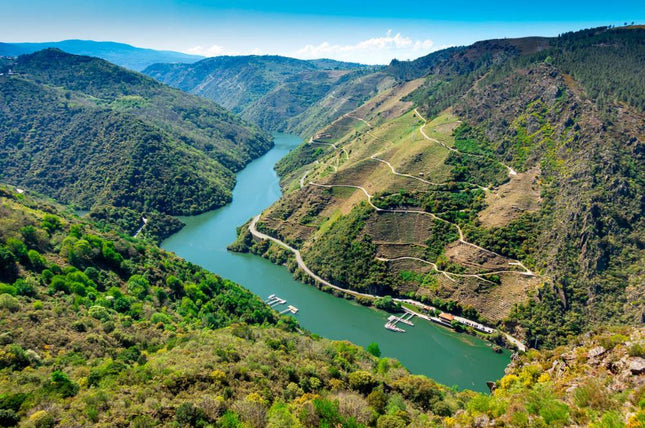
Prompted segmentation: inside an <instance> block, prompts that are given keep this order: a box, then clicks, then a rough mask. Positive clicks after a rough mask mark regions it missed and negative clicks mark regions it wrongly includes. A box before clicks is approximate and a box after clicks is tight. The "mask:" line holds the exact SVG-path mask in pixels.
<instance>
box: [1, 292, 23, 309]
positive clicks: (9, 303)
mask: <svg viewBox="0 0 645 428" xmlns="http://www.w3.org/2000/svg"><path fill="white" fill-rule="evenodd" d="M0 309H7V310H8V311H10V312H17V311H19V310H20V302H18V299H16V298H15V297H13V296H12V295H10V294H6V293H5V294H0Z"/></svg>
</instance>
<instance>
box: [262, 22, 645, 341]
mask: <svg viewBox="0 0 645 428" xmlns="http://www.w3.org/2000/svg"><path fill="white" fill-rule="evenodd" d="M644 37H645V36H644V31H643V30H642V29H638V28H631V29H630V28H627V29H625V28H620V29H608V28H600V29H595V30H590V31H585V32H579V33H575V34H565V35H563V36H561V37H560V38H557V39H553V40H545V39H539V38H536V39H524V40H520V41H510V42H507V41H503V42H500V41H492V42H482V43H478V44H476V45H473V47H468V48H463V49H462V48H459V49H456V50H455V49H450V50H448V51H447V52H439V53H437V54H436V56H435V59H436V58H442V59H441V61H429V60H428V59H427V58H426V60H427V61H429V64H430V65H429V67H430V69H427V70H426V73H424V72H421V71H418V72H417V71H414V70H417V69H422V66H421V65H420V64H418V65H416V66H415V67H412V68H411V69H412V70H413V71H414V72H410V71H409V70H408V69H409V68H410V66H411V64H408V65H407V66H406V67H408V68H405V67H403V68H404V71H403V72H400V73H399V76H400V77H399V78H403V77H405V76H408V75H410V76H418V75H421V76H425V75H426V74H427V77H425V78H424V79H422V80H421V79H416V80H410V81H407V82H405V83H399V84H396V85H394V86H393V88H392V89H390V90H388V91H385V92H382V93H381V94H380V95H378V96H376V97H374V98H372V99H370V100H369V101H368V102H366V103H364V104H363V105H361V106H360V107H359V108H356V109H354V110H353V111H351V112H349V113H346V114H344V115H343V116H341V117H340V118H338V119H337V120H335V121H334V122H332V123H331V124H329V125H328V126H327V127H325V128H322V129H320V130H319V131H318V132H317V133H316V134H315V136H314V138H312V139H311V140H310V141H309V142H308V143H306V144H304V145H302V146H301V147H299V148H298V149H297V150H295V151H294V152H292V153H291V154H290V155H288V156H287V157H285V159H284V160H283V161H282V162H281V163H280V164H279V165H278V167H277V170H278V171H279V172H280V173H281V174H282V175H283V176H284V178H283V183H284V186H285V189H286V190H287V192H286V194H285V195H284V196H283V198H282V199H281V200H280V201H278V202H277V203H276V204H275V205H274V206H273V207H271V208H270V209H269V210H267V211H266V212H265V213H264V214H263V216H262V217H261V219H260V220H259V222H258V223H257V228H258V230H261V231H262V232H264V233H266V234H269V235H272V236H273V237H275V238H278V239H280V240H282V241H284V242H286V243H288V244H289V245H291V246H292V247H294V248H296V249H299V250H300V253H301V254H302V258H303V260H304V263H306V265H307V267H308V268H309V269H311V271H313V272H314V273H316V274H317V275H319V276H321V277H322V278H324V279H325V280H327V281H330V282H331V283H333V284H336V285H337V286H339V287H342V288H346V289H352V290H356V291H360V292H363V293H369V294H376V295H381V296H383V295H394V296H400V297H411V298H414V299H416V300H418V301H421V302H425V303H428V304H431V305H433V306H435V307H439V308H441V309H444V310H449V311H451V312H454V313H457V314H459V313H463V314H468V315H467V316H469V317H471V318H476V317H480V319H481V320H484V321H486V322H490V323H496V324H498V325H500V326H501V328H502V329H506V330H507V331H509V332H511V333H512V334H514V335H516V336H520V337H523V338H525V340H526V343H527V344H528V345H530V346H532V347H553V346H555V345H558V344H562V343H566V342H567V340H568V338H570V337H573V336H575V335H578V334H580V333H582V332H584V331H586V330H588V329H590V328H593V327H594V326H597V325H602V324H607V323H608V324H638V323H642V322H643V305H642V298H641V297H640V296H641V295H642V293H643V292H644V291H645V290H644V289H643V285H644V283H643V269H642V266H643V263H642V261H643V257H644V253H643V247H644V245H643V242H645V241H644V240H645V237H644V236H643V232H642V231H643V230H645V229H644V228H643V226H644V225H643V204H642V200H643V194H644V189H643V186H644V184H645V177H644V176H643V169H642V167H640V165H643V164H644V163H645V162H644V160H643V158H642V157H643V153H644V152H643V143H642V139H643V135H645V120H644V117H643V111H642V109H640V107H639V106H640V94H642V92H640V93H639V90H641V88H642V82H643V79H640V80H639V79H638V78H637V79H634V76H641V77H642V68H641V69H640V70H637V67H636V64H637V63H638V61H639V58H641V59H642V58H643V55H644V54H645V52H644V49H645V43H643V41H644ZM520 42H521V43H520ZM482 46H483V47H486V48H487V49H489V48H491V47H495V46H501V47H502V49H501V52H503V53H506V52H507V51H508V52H511V54H509V55H506V54H504V55H501V56H500V58H499V61H497V60H496V61H492V60H486V61H483V60H482V61H480V60H477V61H475V62H474V64H478V65H476V66H474V67H470V66H468V67H466V68H465V69H462V65H463V64H464V63H463V61H462V59H463V56H464V55H465V54H464V52H466V53H467V52H478V55H480V57H481V58H485V57H487V56H488V54H487V53H485V54H482V52H483V51H482ZM484 51H485V49H484ZM615 51H617V52H618V54H615V53H614V52H615ZM459 52H461V53H462V54H463V55H462V54H459ZM623 54H624V59H621V58H623ZM454 61H457V63H456V64H455V63H454ZM585 61H587V62H585ZM437 64H439V65H437ZM610 64H611V65H610ZM395 65H396V64H395ZM437 67H438V68H437ZM406 70H408V71H406ZM445 70H462V71H458V72H454V73H453V72H452V71H450V72H446V73H444V71H445ZM463 70H466V71H463ZM612 70H613V72H614V74H612ZM570 73H572V74H570ZM639 73H640V74H639ZM574 74H575V75H574ZM603 76H611V78H606V79H605V78H604V77H603ZM637 80H638V81H637ZM437 82H440V84H438V85H437V84H436V83H437ZM415 105H416V106H417V108H413V107H414V106H415ZM254 249H255V248H254ZM297 275H301V276H306V274H304V273H303V272H298V273H297Z"/></svg>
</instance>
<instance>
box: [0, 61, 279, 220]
mask: <svg viewBox="0 0 645 428" xmlns="http://www.w3.org/2000/svg"><path fill="white" fill-rule="evenodd" d="M12 67H13V69H14V70H15V72H16V73H17V74H16V75H11V76H9V75H5V76H2V77H0V96H1V97H2V98H1V102H0V117H1V118H2V120H1V121H0V157H1V159H2V165H3V168H2V171H1V172H0V174H1V177H2V179H3V180H6V181H9V182H12V183H13V184H16V185H20V186H26V187H28V188H31V189H33V190H36V191H39V192H42V193H45V194H48V195H50V196H53V197H55V198H57V199H59V200H60V201H62V202H65V203H74V204H76V205H77V206H79V207H81V208H90V207H91V206H93V205H95V204H110V205H116V206H123V207H129V208H133V209H135V210H138V211H140V212H143V211H155V210H156V211H160V212H163V213H169V214H188V213H197V212H202V211H205V210H207V209H211V208H214V207H217V206H221V205H222V204H224V203H225V202H227V201H228V200H229V199H230V191H231V189H232V187H233V183H234V176H233V172H234V171H237V170H239V169H240V168H242V167H243V166H244V165H245V164H246V163H247V162H248V161H250V160H251V159H253V158H255V157H257V156H259V155H260V154H262V153H264V152H265V151H266V150H267V149H268V148H269V147H270V145H271V140H270V138H269V137H268V136H267V135H266V134H264V133H262V132H261V131H259V130H258V129H257V128H255V127H254V126H252V125H248V124H246V123H244V122H242V121H240V120H239V119H237V118H235V117H234V116H233V115H232V114H230V113H228V112H226V111H225V110H224V109H222V108H220V107H218V106H216V105H214V104H212V103H210V102H208V101H203V100H200V99H199V98H197V97H194V96H191V95H187V94H184V93H181V92H179V91H177V90H174V89H171V88H168V87H166V86H164V85H161V84H159V83H157V82H155V81H154V80H152V79H150V78H147V77H145V76H142V75H139V74H137V73H133V72H130V71H127V70H125V69H122V68H120V67H117V66H114V65H112V64H110V63H107V62H105V61H103V60H99V59H95V58H89V57H80V56H74V55H69V54H66V53H63V52H61V51H58V50H46V51H41V52H37V53H35V54H32V55H27V56H23V57H19V58H18V59H17V60H16V61H15V62H14V64H13V65H12Z"/></svg>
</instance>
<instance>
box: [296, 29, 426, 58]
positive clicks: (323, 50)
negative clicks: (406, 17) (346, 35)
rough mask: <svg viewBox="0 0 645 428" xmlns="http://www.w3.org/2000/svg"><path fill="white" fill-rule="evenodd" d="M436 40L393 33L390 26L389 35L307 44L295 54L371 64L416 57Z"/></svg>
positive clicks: (304, 56) (423, 52)
mask: <svg viewBox="0 0 645 428" xmlns="http://www.w3.org/2000/svg"><path fill="white" fill-rule="evenodd" d="M433 46H434V43H433V42H432V40H430V39H426V40H413V39H412V38H410V37H406V36H402V35H401V33H396V34H395V35H392V30H389V31H388V32H387V33H386V35H385V36H382V37H373V38H371V39H367V40H363V41H360V42H358V43H355V44H347V45H340V44H331V43H328V42H323V43H321V44H319V45H311V44H309V45H306V46H304V47H303V48H301V49H299V50H297V51H296V52H295V53H294V55H295V56H297V57H300V58H307V59H309V58H333V59H340V60H346V61H359V62H364V63H369V64H383V63H387V62H389V61H390V60H392V59H393V58H397V59H412V58H416V57H418V56H421V55H423V54H426V53H429V52H431V51H432V50H433V49H432V48H433Z"/></svg>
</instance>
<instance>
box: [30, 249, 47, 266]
mask: <svg viewBox="0 0 645 428" xmlns="http://www.w3.org/2000/svg"><path fill="white" fill-rule="evenodd" d="M27 258H28V259H29V264H30V265H31V266H32V267H33V268H34V269H36V270H38V271H39V270H41V269H44V268H45V267H46V266H47V260H45V258H44V257H43V256H42V255H40V253H39V252H38V251H36V250H29V251H28V252H27Z"/></svg>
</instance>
